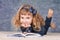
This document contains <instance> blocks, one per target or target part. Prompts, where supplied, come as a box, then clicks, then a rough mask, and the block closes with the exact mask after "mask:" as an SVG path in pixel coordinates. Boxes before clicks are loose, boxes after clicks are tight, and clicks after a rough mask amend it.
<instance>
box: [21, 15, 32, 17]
mask: <svg viewBox="0 0 60 40" xmlns="http://www.w3.org/2000/svg"><path fill="white" fill-rule="evenodd" d="M20 17H32V16H31V15H20Z"/></svg>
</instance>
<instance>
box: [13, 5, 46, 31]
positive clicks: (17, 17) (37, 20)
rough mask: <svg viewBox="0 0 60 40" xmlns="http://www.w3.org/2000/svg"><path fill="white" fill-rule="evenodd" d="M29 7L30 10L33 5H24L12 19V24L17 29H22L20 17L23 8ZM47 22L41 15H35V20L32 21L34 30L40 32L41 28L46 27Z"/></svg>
mask: <svg viewBox="0 0 60 40" xmlns="http://www.w3.org/2000/svg"><path fill="white" fill-rule="evenodd" d="M25 6H26V7H27V8H30V7H32V6H31V5H28V4H27V5H26V4H25V5H22V6H21V7H20V8H19V10H18V11H17V13H16V15H15V16H14V17H13V18H12V24H13V25H14V26H15V27H16V28H19V27H20V15H21V10H22V8H23V7H25ZM44 25H45V22H44V19H43V17H42V16H41V15H40V14H39V13H36V15H34V17H33V19H32V28H33V29H34V30H36V31H39V30H40V28H41V26H44Z"/></svg>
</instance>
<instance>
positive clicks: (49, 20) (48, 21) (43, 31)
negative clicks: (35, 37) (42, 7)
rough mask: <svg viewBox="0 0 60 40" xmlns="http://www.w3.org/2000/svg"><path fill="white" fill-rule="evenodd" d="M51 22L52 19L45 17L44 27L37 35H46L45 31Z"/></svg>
mask: <svg viewBox="0 0 60 40" xmlns="http://www.w3.org/2000/svg"><path fill="white" fill-rule="evenodd" d="M51 20H52V17H51V18H48V17H46V20H45V26H43V27H41V31H40V32H39V34H41V35H45V34H47V31H48V29H49V27H50V23H51Z"/></svg>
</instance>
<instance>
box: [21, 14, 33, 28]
mask: <svg viewBox="0 0 60 40" xmlns="http://www.w3.org/2000/svg"><path fill="white" fill-rule="evenodd" d="M31 22H32V15H30V14H26V15H23V14H21V15H20V23H21V26H23V27H25V28H27V27H30V26H31V25H30V24H31Z"/></svg>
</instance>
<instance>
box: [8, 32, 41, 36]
mask: <svg viewBox="0 0 60 40" xmlns="http://www.w3.org/2000/svg"><path fill="white" fill-rule="evenodd" d="M9 36H10V37H40V36H41V35H40V34H36V33H26V34H23V33H20V34H19V33H16V34H10V35H9Z"/></svg>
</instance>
